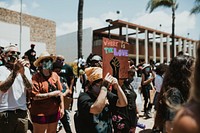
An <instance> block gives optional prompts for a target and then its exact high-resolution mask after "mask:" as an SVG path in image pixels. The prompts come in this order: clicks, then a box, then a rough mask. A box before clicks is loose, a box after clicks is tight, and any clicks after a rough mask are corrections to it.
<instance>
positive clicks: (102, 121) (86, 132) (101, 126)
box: [78, 92, 118, 133]
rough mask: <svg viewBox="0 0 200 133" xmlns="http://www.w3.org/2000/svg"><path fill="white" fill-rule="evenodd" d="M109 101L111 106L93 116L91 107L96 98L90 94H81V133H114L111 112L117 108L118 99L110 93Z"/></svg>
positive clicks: (79, 122)
mask: <svg viewBox="0 0 200 133" xmlns="http://www.w3.org/2000/svg"><path fill="white" fill-rule="evenodd" d="M107 99H108V101H109V105H107V106H106V107H105V108H104V109H103V111H102V112H101V113H100V114H98V115H93V114H91V113H90V107H91V106H92V104H94V102H95V101H96V97H95V96H93V95H92V94H91V93H90V92H83V93H81V94H80V96H79V98H78V113H79V117H78V125H80V129H81V130H79V132H80V133H101V132H102V133H103V132H106V133H112V125H111V112H112V110H113V109H114V107H115V106H116V103H117V99H118V97H117V95H115V94H113V93H111V92H108V94H107Z"/></svg>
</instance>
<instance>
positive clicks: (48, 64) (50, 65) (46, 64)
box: [42, 60, 53, 70]
mask: <svg viewBox="0 0 200 133" xmlns="http://www.w3.org/2000/svg"><path fill="white" fill-rule="evenodd" d="M52 68H53V63H52V61H51V60H49V61H47V62H46V61H44V62H42V69H50V70H51V69H52Z"/></svg>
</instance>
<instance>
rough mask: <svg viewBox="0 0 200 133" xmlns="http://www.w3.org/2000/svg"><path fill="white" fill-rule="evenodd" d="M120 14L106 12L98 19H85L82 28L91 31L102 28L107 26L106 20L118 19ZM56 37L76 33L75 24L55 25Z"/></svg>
mask: <svg viewBox="0 0 200 133" xmlns="http://www.w3.org/2000/svg"><path fill="white" fill-rule="evenodd" d="M121 16H122V15H121V13H120V14H116V13H115V12H108V13H105V14H102V15H100V16H99V17H98V18H94V17H92V18H85V19H84V20H83V28H84V29H85V28H90V27H91V28H92V29H98V28H102V27H105V26H107V25H108V23H106V22H105V20H106V19H112V20H116V19H119V17H121ZM123 20H124V19H123ZM56 31H57V32H56V35H57V36H59V35H63V34H66V33H70V32H75V31H77V22H71V23H63V24H61V25H57V29H56Z"/></svg>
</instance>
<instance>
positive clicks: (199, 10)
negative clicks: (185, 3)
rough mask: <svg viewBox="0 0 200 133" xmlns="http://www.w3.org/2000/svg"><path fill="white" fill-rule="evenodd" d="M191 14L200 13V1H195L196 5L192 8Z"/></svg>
mask: <svg viewBox="0 0 200 133" xmlns="http://www.w3.org/2000/svg"><path fill="white" fill-rule="evenodd" d="M190 13H191V14H196V13H200V0H196V1H195V5H194V7H193V8H192V10H191V12H190Z"/></svg>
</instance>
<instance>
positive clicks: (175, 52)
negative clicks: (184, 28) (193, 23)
mask: <svg viewBox="0 0 200 133" xmlns="http://www.w3.org/2000/svg"><path fill="white" fill-rule="evenodd" d="M176 55H177V51H176V38H174V56H176ZM170 57H171V56H170Z"/></svg>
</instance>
